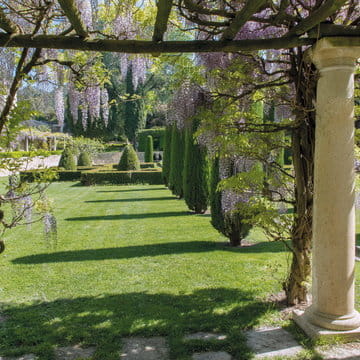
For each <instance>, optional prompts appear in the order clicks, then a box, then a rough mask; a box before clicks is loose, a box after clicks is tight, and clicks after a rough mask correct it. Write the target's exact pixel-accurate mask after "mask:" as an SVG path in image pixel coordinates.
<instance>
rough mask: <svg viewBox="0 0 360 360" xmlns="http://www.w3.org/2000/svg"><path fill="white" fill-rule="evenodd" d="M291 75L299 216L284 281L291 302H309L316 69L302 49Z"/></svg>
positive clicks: (295, 220) (295, 56)
mask: <svg viewBox="0 0 360 360" xmlns="http://www.w3.org/2000/svg"><path fill="white" fill-rule="evenodd" d="M291 76H292V78H293V83H294V84H295V94H296V124H297V127H296V128H295V130H294V131H293V133H292V155H293V164H294V172H295V209H294V214H295V219H294V225H293V228H292V234H291V235H292V239H291V243H292V250H293V258H292V263H291V268H290V272H289V275H288V278H287V279H286V281H285V283H284V290H285V292H286V296H287V301H288V304H289V305H295V304H298V303H300V302H306V300H307V293H308V287H309V286H308V284H309V281H310V276H311V240H312V214H313V189H314V147H315V109H314V106H315V105H314V101H315V95H316V82H317V77H316V72H315V68H314V66H313V65H312V64H309V63H305V62H304V60H303V53H302V50H301V49H298V51H297V53H296V54H295V53H292V71H291Z"/></svg>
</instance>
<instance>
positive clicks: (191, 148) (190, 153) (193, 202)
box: [183, 118, 209, 214]
mask: <svg viewBox="0 0 360 360" xmlns="http://www.w3.org/2000/svg"><path fill="white" fill-rule="evenodd" d="M198 125H199V121H198V119H196V118H195V119H193V120H192V121H191V126H189V127H188V128H187V129H186V133H185V157H184V171H183V188H184V199H185V202H186V204H187V206H188V207H189V209H190V210H193V211H195V213H197V214H203V213H204V212H205V211H206V209H207V206H208V196H209V191H208V166H207V165H208V164H207V159H206V150H205V149H204V147H203V146H201V145H199V144H197V143H196V142H195V139H194V133H195V132H196V130H197V128H198Z"/></svg>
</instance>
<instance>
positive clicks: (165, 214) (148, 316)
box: [0, 183, 288, 360]
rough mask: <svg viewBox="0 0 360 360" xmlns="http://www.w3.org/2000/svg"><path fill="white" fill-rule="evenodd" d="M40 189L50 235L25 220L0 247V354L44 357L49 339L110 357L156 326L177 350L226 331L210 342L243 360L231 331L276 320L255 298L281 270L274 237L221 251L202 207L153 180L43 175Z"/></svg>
mask: <svg viewBox="0 0 360 360" xmlns="http://www.w3.org/2000/svg"><path fill="white" fill-rule="evenodd" d="M49 194H50V197H52V198H53V199H54V202H55V208H56V216H57V220H58V241H57V244H53V243H46V242H44V240H43V236H42V229H41V226H40V224H36V225H34V226H33V228H32V230H31V231H29V230H27V229H26V228H21V229H20V228H17V229H15V230H14V231H11V232H9V233H8V239H7V249H6V251H5V253H4V254H2V255H1V256H0V274H1V285H0V295H1V309H2V313H3V315H5V316H6V317H7V321H6V322H5V323H3V324H0V339H1V340H0V354H1V355H11V354H12V355H16V354H24V353H36V354H38V355H40V357H41V359H52V358H53V348H54V347H56V346H63V345H74V344H82V345H83V346H89V345H92V346H96V347H97V352H96V355H95V358H94V359H101V360H106V359H118V358H119V355H118V351H119V350H120V348H121V338H122V337H124V336H129V335H143V336H155V335H162V336H167V338H168V341H169V344H170V348H171V349H170V350H171V356H172V358H174V359H186V358H188V356H189V354H190V353H191V352H192V351H194V350H195V349H198V347H199V346H200V345H199V344H198V343H190V344H187V345H186V344H184V343H182V338H183V336H184V335H185V334H188V333H193V332H197V331H216V332H221V333H225V334H227V335H228V340H227V341H226V342H225V343H224V344H222V345H221V349H223V350H225V351H229V352H230V353H232V354H233V355H234V356H236V358H237V359H247V358H249V352H248V350H247V349H246V346H245V345H244V337H243V335H242V333H241V330H244V329H248V328H251V327H254V326H258V325H260V324H262V325H263V324H269V323H272V322H274V321H276V322H277V323H279V319H278V311H277V310H276V309H275V308H274V306H273V305H272V304H270V303H269V302H267V301H265V300H266V297H267V296H268V295H269V294H270V293H276V292H278V291H280V289H281V280H283V279H284V276H285V270H286V264H287V259H288V254H287V253H285V252H284V247H283V245H282V244H281V243H269V242H266V243H260V244H257V245H255V246H250V247H245V248H241V249H231V248H229V247H228V246H227V245H226V243H225V242H226V239H225V238H223V237H222V236H220V235H219V234H218V233H217V232H216V231H215V230H214V229H213V228H212V227H211V225H210V223H209V221H210V217H209V215H193V214H190V213H189V212H188V211H187V208H186V206H185V205H184V202H183V201H181V200H177V199H176V198H174V197H173V196H172V195H171V193H170V192H169V191H168V190H167V189H165V188H164V187H161V186H98V187H79V186H76V184H75V183H55V184H53V185H52V186H51V188H50V190H49ZM259 236H260V235H259V232H255V233H252V234H250V236H249V237H250V239H251V238H253V240H256V239H258V238H259ZM255 238H256V239H255ZM202 347H203V345H202ZM209 347H211V348H219V345H217V344H212V345H209Z"/></svg>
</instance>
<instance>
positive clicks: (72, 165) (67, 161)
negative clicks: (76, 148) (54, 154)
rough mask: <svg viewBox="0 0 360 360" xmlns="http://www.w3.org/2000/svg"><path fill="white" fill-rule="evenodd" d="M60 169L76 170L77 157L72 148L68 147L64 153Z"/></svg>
mask: <svg viewBox="0 0 360 360" xmlns="http://www.w3.org/2000/svg"><path fill="white" fill-rule="evenodd" d="M59 167H62V168H64V169H65V170H76V162H75V155H74V153H73V151H72V149H71V148H70V147H66V148H65V150H64V151H63V152H62V154H61V158H60V162H59Z"/></svg>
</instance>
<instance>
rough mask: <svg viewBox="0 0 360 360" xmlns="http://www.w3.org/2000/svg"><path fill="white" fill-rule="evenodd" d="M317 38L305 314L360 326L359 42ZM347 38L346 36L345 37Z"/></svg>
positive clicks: (318, 321)
mask: <svg viewBox="0 0 360 360" xmlns="http://www.w3.org/2000/svg"><path fill="white" fill-rule="evenodd" d="M339 40H341V39H335V41H334V42H333V40H332V39H322V40H320V41H319V42H318V43H317V44H316V46H314V48H313V49H312V50H311V52H310V56H311V59H312V61H313V62H314V64H315V65H316V67H317V69H318V70H319V80H318V85H317V99H316V137H315V169H314V214H313V285H312V286H313V289H312V296H313V303H312V306H311V307H310V308H308V309H307V311H306V312H305V317H306V318H307V319H308V321H309V322H310V323H312V324H314V325H317V326H320V327H322V328H325V329H331V330H338V331H341V330H353V329H356V328H358V327H360V314H359V313H358V312H357V311H356V310H355V308H354V296H355V294H354V275H355V274H354V271H355V207H354V197H355V191H354V190H355V189H354V155H353V154H354V71H355V63H356V59H357V58H359V57H360V47H359V46H344V43H343V42H341V41H339ZM345 40H346V39H345Z"/></svg>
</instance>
